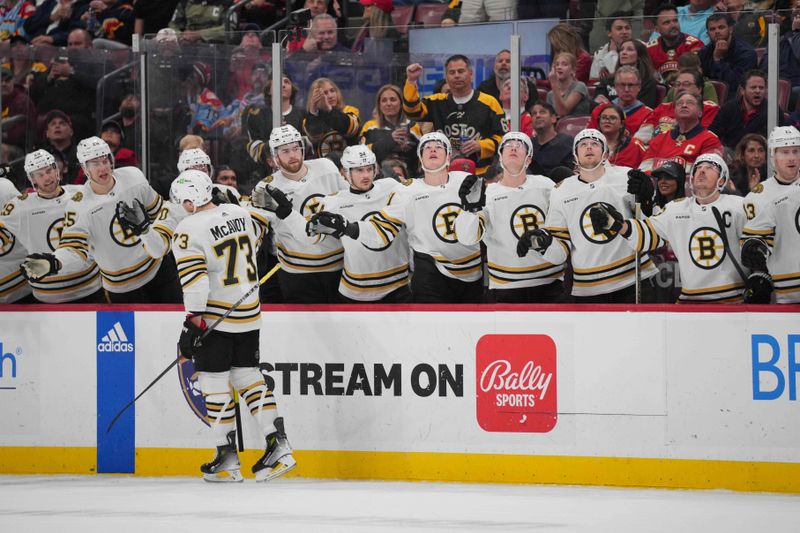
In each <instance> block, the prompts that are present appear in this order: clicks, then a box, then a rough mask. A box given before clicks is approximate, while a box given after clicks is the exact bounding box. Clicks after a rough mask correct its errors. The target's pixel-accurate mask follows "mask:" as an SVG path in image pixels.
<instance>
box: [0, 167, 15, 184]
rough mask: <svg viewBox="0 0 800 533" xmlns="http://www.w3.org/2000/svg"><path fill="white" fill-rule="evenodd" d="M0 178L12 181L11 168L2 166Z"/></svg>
mask: <svg viewBox="0 0 800 533" xmlns="http://www.w3.org/2000/svg"><path fill="white" fill-rule="evenodd" d="M0 178H7V179H11V167H8V166H5V165H3V166H0ZM12 181H13V180H12Z"/></svg>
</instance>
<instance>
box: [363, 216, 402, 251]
mask: <svg viewBox="0 0 800 533" xmlns="http://www.w3.org/2000/svg"><path fill="white" fill-rule="evenodd" d="M378 213H379V211H370V212H369V213H365V214H364V216H363V217H361V220H362V221H367V220H369V219H370V218H371V217H372V216H373V215H377V214H378ZM393 242H394V240H391V241H389V244H387V245H386V246H379V247H372V246H367V245H366V244H364V243H363V242H362V243H361V246H363V247H364V248H366V249H367V250H372V251H373V252H382V251H384V250H386V249H387V248H389V247H390V246H391V245H392V243H393Z"/></svg>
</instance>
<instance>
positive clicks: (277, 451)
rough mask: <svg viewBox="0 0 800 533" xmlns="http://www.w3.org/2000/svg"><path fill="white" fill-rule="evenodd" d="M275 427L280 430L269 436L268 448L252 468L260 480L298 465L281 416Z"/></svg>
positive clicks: (274, 476)
mask: <svg viewBox="0 0 800 533" xmlns="http://www.w3.org/2000/svg"><path fill="white" fill-rule="evenodd" d="M275 427H276V428H277V429H278V431H277V432H275V433H272V434H270V435H269V436H267V449H266V450H265V451H264V455H263V456H262V457H261V459H259V460H258V462H257V463H256V464H254V465H253V468H252V470H253V474H255V475H256V481H259V482H260V481H269V480H271V479H275V478H276V477H278V476H282V475H283V474H285V473H287V472H289V471H290V470H292V469H294V467H296V466H297V461H295V459H294V457H292V447H291V446H289V440H288V439H287V438H286V434H285V433H284V432H283V420H282V419H281V418H278V419H276V420H275Z"/></svg>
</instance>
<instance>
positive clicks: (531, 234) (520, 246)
mask: <svg viewBox="0 0 800 533" xmlns="http://www.w3.org/2000/svg"><path fill="white" fill-rule="evenodd" d="M551 244H553V236H552V235H550V232H549V231H547V230H546V229H541V228H536V229H529V230H528V231H526V232H525V233H523V234H522V236H521V237H520V238H519V240H518V241H517V255H518V256H519V257H525V256H526V255H528V252H529V251H530V250H536V251H537V252H539V253H540V254H543V253H545V252H546V251H547V248H548V247H549V246H550V245H551Z"/></svg>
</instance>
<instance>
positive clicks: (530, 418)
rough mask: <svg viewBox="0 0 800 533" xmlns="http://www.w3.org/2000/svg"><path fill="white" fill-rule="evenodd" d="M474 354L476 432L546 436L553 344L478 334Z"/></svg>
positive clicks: (552, 420) (552, 418) (554, 413)
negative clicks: (477, 426) (506, 432)
mask: <svg viewBox="0 0 800 533" xmlns="http://www.w3.org/2000/svg"><path fill="white" fill-rule="evenodd" d="M476 352H477V353H476V361H475V363H476V364H475V379H476V388H475V390H476V407H477V409H476V416H477V419H478V424H479V425H480V426H481V428H483V429H484V430H486V431H508V432H511V431H515V432H530V433H547V432H548V431H550V430H552V429H553V428H554V427H555V426H556V422H558V401H557V400H558V394H557V390H558V387H557V379H556V343H555V342H553V339H551V338H550V337H548V336H547V335H484V336H483V337H481V338H480V340H478V346H477V349H476Z"/></svg>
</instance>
